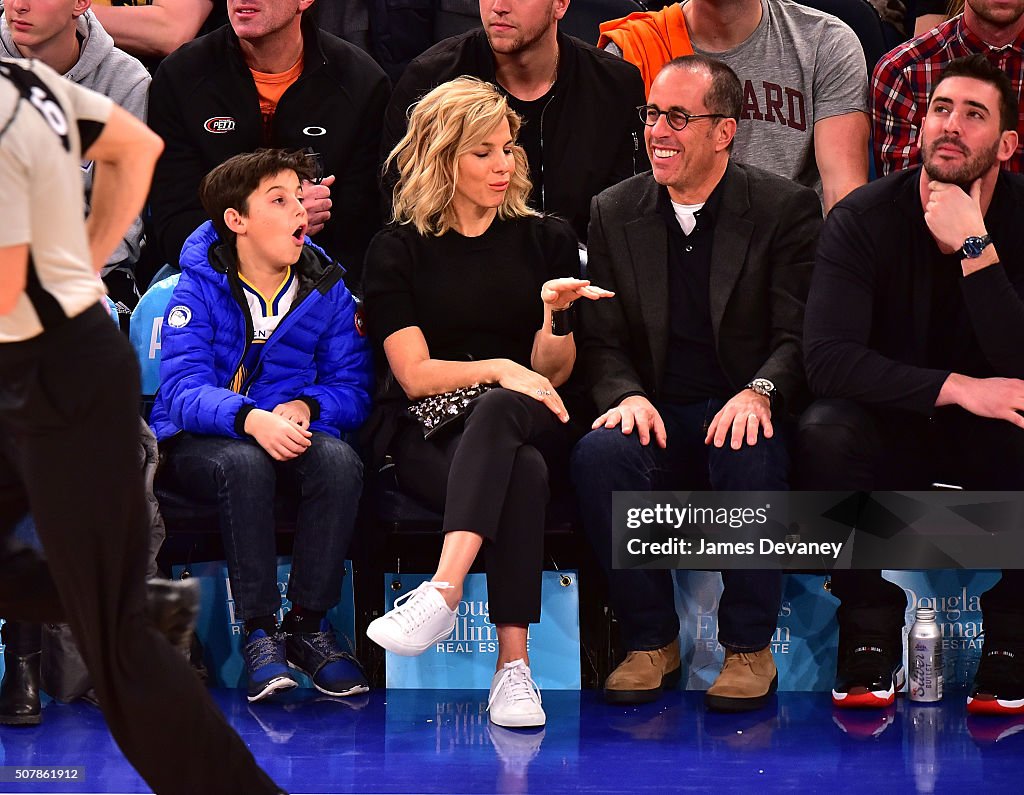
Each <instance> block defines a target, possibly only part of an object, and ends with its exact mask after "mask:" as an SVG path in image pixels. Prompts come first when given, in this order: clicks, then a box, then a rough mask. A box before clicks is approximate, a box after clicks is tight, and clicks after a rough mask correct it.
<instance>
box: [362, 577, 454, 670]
mask: <svg viewBox="0 0 1024 795" xmlns="http://www.w3.org/2000/svg"><path fill="white" fill-rule="evenodd" d="M451 587H452V586H451V585H449V584H448V583H446V582H424V583H421V584H420V585H419V586H417V587H416V589H415V590H413V591H410V592H409V593H407V594H406V595H405V596H400V597H398V598H397V599H396V600H395V606H394V607H393V608H391V610H389V611H388V612H387V613H385V614H384V615H382V616H381V617H380V618H375V619H374V620H373V621H371V622H370V626H368V627H367V628H366V636H367V637H368V638H369V639H370V640H372V641H373V642H374V643H376V644H377V645H378V646H383V647H384V648H385V649H387V650H388V651H390V652H394V653H395V654H400V655H402V656H403V657H415V656H416V655H417V654H422V653H423V652H425V651H426V650H427V649H429V648H430V647H431V646H433V645H434V644H435V643H437V642H438V641H441V640H444V639H445V638H447V637H448V636H449V635H451V634H452V631H453V630H454V629H455V611H454V610H452V609H451V608H450V607H448V604H447V602H445V601H444V597H443V596H441V593H440V590H444V589H447V588H451ZM439 589H440V590H439Z"/></svg>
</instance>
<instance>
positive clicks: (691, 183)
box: [572, 55, 821, 711]
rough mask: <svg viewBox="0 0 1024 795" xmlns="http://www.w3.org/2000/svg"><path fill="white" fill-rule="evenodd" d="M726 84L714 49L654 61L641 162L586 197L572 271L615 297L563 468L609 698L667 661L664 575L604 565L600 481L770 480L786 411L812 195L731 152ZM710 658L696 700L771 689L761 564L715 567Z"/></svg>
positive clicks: (591, 318)
mask: <svg viewBox="0 0 1024 795" xmlns="http://www.w3.org/2000/svg"><path fill="white" fill-rule="evenodd" d="M742 104H743V90H742V87H741V84H740V82H739V79H738V78H737V77H736V74H735V73H734V72H733V71H732V70H731V69H730V68H729V67H728V66H726V65H725V64H723V63H721V62H720V61H716V60H714V59H711V58H708V57H706V56H700V55H693V56H687V57H684V58H678V59H675V60H673V61H670V62H669V63H668V64H666V65H665V67H664V68H663V69H662V71H661V73H660V74H659V75H658V77H657V78H656V79H655V81H654V83H653V84H652V86H651V93H650V99H649V103H648V104H647V105H644V106H642V107H641V108H640V109H639V113H640V118H641V120H642V121H643V123H644V124H645V125H646V127H645V131H644V140H645V142H646V145H647V153H648V155H649V156H650V159H651V164H652V167H653V172H652V173H649V174H641V175H639V176H636V177H633V178H632V179H629V180H626V181H625V182H622V183H620V184H618V185H616V186H614V187H612V188H609V189H608V190H606V191H604V192H603V193H601V194H600V195H599V196H597V198H596V199H594V203H593V206H592V209H591V221H590V265H589V273H588V275H589V278H591V279H593V281H594V283H595V284H600V285H601V286H602V287H606V288H607V289H610V290H614V291H615V294H616V298H615V300H614V301H609V302H602V304H603V305H602V306H596V305H595V306H592V307H591V306H587V307H583V308H582V310H581V312H580V321H581V339H580V342H579V345H580V354H579V359H580V363H581V366H582V368H583V371H584V376H585V378H586V379H587V381H588V383H589V385H590V388H591V394H592V397H593V398H594V400H595V402H596V403H597V406H598V410H599V411H603V412H604V413H603V414H601V415H600V416H599V417H598V418H597V419H596V420H595V421H594V423H593V428H594V430H592V431H591V432H590V433H589V434H587V436H585V437H584V438H583V440H582V441H580V443H579V444H578V445H577V446H576V449H575V450H574V451H573V458H572V475H573V480H574V482H575V484H576V488H577V492H578V494H579V498H580V506H581V508H580V510H581V514H582V516H583V523H584V527H585V529H586V531H587V534H588V535H589V536H590V538H591V541H592V543H593V544H594V546H595V549H596V551H597V554H598V556H599V558H600V559H601V561H602V563H603V565H604V566H605V568H606V570H607V571H608V578H609V592H610V602H611V606H612V609H613V610H614V611H615V614H616V616H617V617H618V620H619V623H620V626H621V629H622V634H623V639H624V642H625V645H626V649H627V651H628V652H629V653H628V656H627V657H626V660H625V661H624V662H623V663H622V664H621V665H619V667H618V668H616V669H615V671H613V672H612V674H611V675H610V676H609V677H608V680H607V681H606V682H605V696H606V698H607V700H608V701H610V702H613V703H639V702H645V701H653V700H655V699H657V698H658V697H659V696H660V694H661V691H662V687H663V685H664V684H667V683H669V682H672V681H673V680H674V679H676V678H677V677H678V673H679V665H680V664H679V640H678V635H679V619H678V617H677V615H676V611H675V601H674V594H673V587H672V577H671V573H670V572H668V571H664V570H662V571H654V570H612V568H611V557H612V492H614V491H649V490H655V489H682V488H686V489H703V490H708V489H714V490H723V491H745V490H751V491H784V490H787V489H788V487H789V461H790V458H789V453H788V450H787V445H786V435H787V434H786V429H787V427H788V426H789V425H790V421H789V419H788V416H789V415H790V414H793V413H796V412H798V411H799V410H800V408H801V406H802V404H803V402H804V393H805V389H806V388H805V383H804V374H803V366H802V363H801V360H802V351H801V344H800V339H801V329H802V324H803V310H804V299H805V297H806V295H807V289H808V285H809V282H810V274H811V264H812V261H813V257H814V245H815V242H816V240H817V236H818V230H819V228H820V226H821V205H820V204H819V202H818V198H817V195H816V194H815V192H814V191H813V190H811V189H810V188H806V187H802V186H800V185H797V184H796V183H795V182H792V181H790V180H788V179H785V178H783V177H779V176H776V175H773V174H770V173H768V172H767V171H763V170H761V169H759V168H755V167H753V166H747V165H741V164H739V163H735V162H731V161H730V150H731V147H732V143H733V140H734V137H735V134H736V120H737V118H738V117H739V115H740V112H741V108H742ZM722 578H723V582H724V585H725V590H724V593H723V594H722V598H721V601H720V603H719V619H718V620H719V633H718V639H719V642H720V643H721V644H722V645H723V646H724V647H725V665H724V667H723V669H722V672H721V674H720V675H719V676H718V679H717V680H716V681H715V683H714V685H713V686H712V687H711V688H710V689H709V690H708V692H707V695H706V703H707V705H708V706H709V707H710V708H713V709H721V710H728V711H742V710H748V709H756V708H757V707H759V706H760V705H761V704H763V703H764V702H765V700H766V699H767V698H768V697H769V696H770V695H771V694H772V693H773V692H774V690H775V687H776V684H777V679H778V676H777V673H776V669H775V662H774V660H773V659H772V655H771V650H770V648H769V644H770V641H771V638H772V635H773V633H774V632H775V626H776V621H777V616H778V612H779V607H780V602H781V597H782V576H781V573H780V572H778V571H774V572H761V571H726V572H723V573H722Z"/></svg>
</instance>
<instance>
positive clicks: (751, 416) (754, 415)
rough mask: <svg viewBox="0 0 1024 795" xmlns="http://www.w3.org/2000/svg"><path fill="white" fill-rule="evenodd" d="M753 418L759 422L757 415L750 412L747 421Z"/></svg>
mask: <svg viewBox="0 0 1024 795" xmlns="http://www.w3.org/2000/svg"><path fill="white" fill-rule="evenodd" d="M751 420H753V421H754V422H757V415H756V414H755V413H754V412H750V413H749V414H748V415H747V422H750V421H751Z"/></svg>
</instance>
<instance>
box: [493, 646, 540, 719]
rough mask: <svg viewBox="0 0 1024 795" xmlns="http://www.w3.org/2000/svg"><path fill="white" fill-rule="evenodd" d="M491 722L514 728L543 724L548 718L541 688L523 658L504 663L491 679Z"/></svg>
mask: <svg viewBox="0 0 1024 795" xmlns="http://www.w3.org/2000/svg"><path fill="white" fill-rule="evenodd" d="M487 711H488V712H489V713H490V717H491V722H492V723H497V724H498V725H499V726H505V727H508V728H512V729H522V728H526V727H527V726H543V725H544V723H545V722H546V721H547V716H546V715H545V714H544V709H543V708H542V707H541V705H540V688H539V687H537V685H535V684H534V682H533V677H531V676H530V667H529V666H528V665H527V664H526V663H525V662H524V661H523V660H513V661H512V662H508V663H505V665H504V666H502V669H501V670H500V671H498V672H497V673H495V674H494V678H493V679H492V680H491V693H490V696H489V697H488V699H487Z"/></svg>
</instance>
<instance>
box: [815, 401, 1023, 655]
mask: <svg viewBox="0 0 1024 795" xmlns="http://www.w3.org/2000/svg"><path fill="white" fill-rule="evenodd" d="M796 480H797V484H798V485H799V488H801V489H805V490H815V491H831V490H834V491H845V490H857V491H871V490H880V491H886V490H893V491H897V490H898V491H924V490H927V489H929V488H930V487H931V484H932V483H934V482H943V483H950V484H953V485H958V486H962V487H963V488H965V489H973V490H984V491H1004V490H1005V491H1018V490H1021V489H1024V430H1021V429H1020V428H1017V427H1015V426H1013V425H1011V424H1010V423H1008V422H1005V421H1004V420H992V419H986V418H984V417H978V416H976V415H974V414H971V413H970V412H967V411H964V410H963V409H961V408H959V407H953V406H951V407H946V408H942V409H938V410H936V412H935V415H934V417H933V418H931V419H930V418H928V417H923V416H921V415H917V414H910V413H906V412H895V411H881V410H877V409H869V408H866V407H864V406H862V405H860V404H858V403H855V402H853V401H849V400H819V401H817V402H815V403H814V404H813V405H812V406H811V407H810V408H809V409H807V411H805V412H804V415H803V417H802V418H801V421H800V432H799V452H798V456H797V477H796ZM832 594H833V595H834V596H836V597H837V598H838V599H839V600H840V601H841V604H840V607H839V610H838V612H837V617H838V620H839V629H840V643H841V644H842V642H843V636H844V635H846V636H847V637H851V636H852V635H857V636H860V637H863V636H864V635H867V636H877V635H879V634H881V635H883V636H885V637H888V638H892V637H894V636H895V633H898V632H899V631H900V630H901V629H902V627H903V623H904V613H905V611H906V605H907V600H906V594H905V593H904V592H903V589H902V588H900V587H899V586H898V585H895V584H894V583H891V582H889V581H888V580H885V579H883V578H882V575H881V572H879V571H858V570H850V571H837V572H835V573H834V574H833V575H832ZM1022 597H1024V571H1020V570H1012V571H1011V570H1004V571H1003V576H1002V579H1000V580H999V582H997V583H996V584H995V585H994V586H993V587H992V588H990V589H989V590H988V591H986V592H985V593H984V594H983V595H982V597H981V608H982V612H983V614H984V621H985V633H986V637H988V638H994V637H997V638H999V639H1001V640H1024V599H1022Z"/></svg>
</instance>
